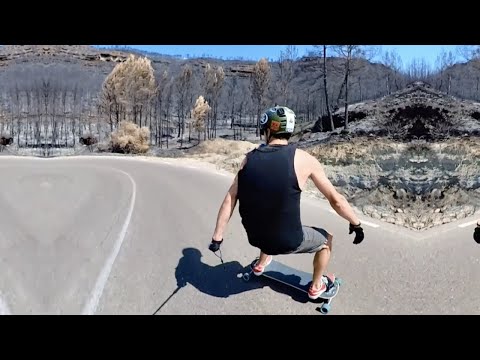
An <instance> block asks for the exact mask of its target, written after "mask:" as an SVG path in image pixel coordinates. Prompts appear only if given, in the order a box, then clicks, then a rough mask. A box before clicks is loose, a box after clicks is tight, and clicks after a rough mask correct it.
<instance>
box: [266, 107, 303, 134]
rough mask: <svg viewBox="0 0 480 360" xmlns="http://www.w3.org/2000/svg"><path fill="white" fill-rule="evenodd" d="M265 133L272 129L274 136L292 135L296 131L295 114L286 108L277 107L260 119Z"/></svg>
mask: <svg viewBox="0 0 480 360" xmlns="http://www.w3.org/2000/svg"><path fill="white" fill-rule="evenodd" d="M260 127H261V128H262V130H263V131H266V130H267V129H270V132H271V133H272V134H291V133H293V130H294V129H295V113H294V112H293V110H291V109H289V108H288V107H286V106H275V107H272V108H270V109H268V110H267V111H265V112H264V113H263V114H262V116H261V117H260Z"/></svg>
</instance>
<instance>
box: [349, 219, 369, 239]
mask: <svg viewBox="0 0 480 360" xmlns="http://www.w3.org/2000/svg"><path fill="white" fill-rule="evenodd" d="M361 225H362V224H361V223H358V225H353V224H350V225H349V227H348V231H349V232H348V233H349V234H352V233H353V232H355V239H354V240H353V243H354V244H360V243H361V242H362V241H363V238H364V237H365V235H364V234H363V229H362V226H361Z"/></svg>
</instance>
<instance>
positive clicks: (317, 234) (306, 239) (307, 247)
mask: <svg viewBox="0 0 480 360" xmlns="http://www.w3.org/2000/svg"><path fill="white" fill-rule="evenodd" d="M302 228H303V241H302V243H301V244H300V245H299V247H298V248H297V249H295V250H294V251H292V252H290V253H289V254H311V253H316V252H317V251H319V250H321V249H322V248H323V247H324V246H325V245H326V244H327V241H328V235H329V233H328V232H327V231H326V230H325V229H321V228H317V227H313V226H302Z"/></svg>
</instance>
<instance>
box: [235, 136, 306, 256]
mask: <svg viewBox="0 0 480 360" xmlns="http://www.w3.org/2000/svg"><path fill="white" fill-rule="evenodd" d="M295 151H296V147H295V146H294V145H293V144H289V145H267V146H261V147H259V148H257V149H254V150H253V151H251V152H250V153H248V154H247V163H246V165H245V166H244V168H243V169H242V170H240V172H239V174H238V192H237V194H238V202H239V213H240V216H241V218H242V224H243V226H244V228H245V231H246V233H247V236H248V241H249V242H250V244H251V245H253V246H255V247H258V248H260V249H261V250H262V251H263V252H264V253H266V254H269V255H277V254H282V253H287V252H289V251H292V250H295V249H296V248H297V247H298V246H299V245H300V243H301V242H302V240H303V231H302V223H301V219H300V195H301V190H300V187H299V185H298V181H297V176H296V174H295V167H294V157H295Z"/></svg>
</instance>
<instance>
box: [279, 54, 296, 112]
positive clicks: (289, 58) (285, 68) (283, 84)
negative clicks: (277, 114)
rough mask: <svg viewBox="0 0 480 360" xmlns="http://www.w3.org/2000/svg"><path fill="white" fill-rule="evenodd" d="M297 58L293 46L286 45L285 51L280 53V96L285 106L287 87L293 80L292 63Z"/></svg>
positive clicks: (286, 102) (287, 99)
mask: <svg viewBox="0 0 480 360" xmlns="http://www.w3.org/2000/svg"><path fill="white" fill-rule="evenodd" d="M297 58H298V49H297V47H296V46H294V45H287V47H286V49H285V51H281V52H280V56H279V59H278V65H279V67H280V95H281V101H282V102H283V104H285V105H287V104H288V101H289V98H288V92H289V90H290V88H289V85H290V82H291V81H292V79H293V74H294V71H293V70H294V63H295V61H296V60H297Z"/></svg>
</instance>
